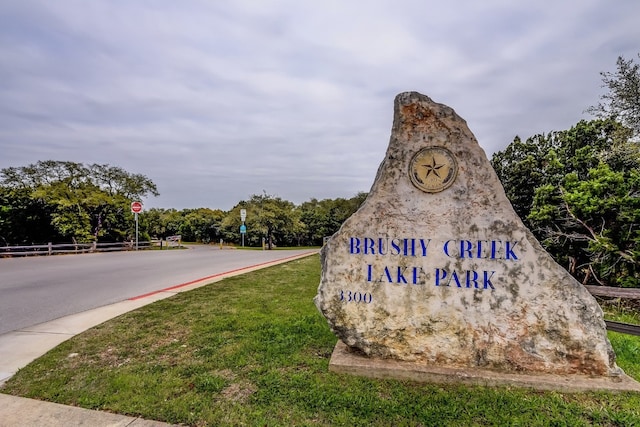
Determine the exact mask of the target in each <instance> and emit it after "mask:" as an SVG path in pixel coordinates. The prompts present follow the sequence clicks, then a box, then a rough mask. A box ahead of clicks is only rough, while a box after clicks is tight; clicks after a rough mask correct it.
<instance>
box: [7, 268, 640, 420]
mask: <svg viewBox="0 0 640 427" xmlns="http://www.w3.org/2000/svg"><path fill="white" fill-rule="evenodd" d="M319 279H320V263H319V260H318V256H312V257H307V258H304V259H300V260H296V261H291V262H289V263H286V264H283V265H280V266H275V267H271V268H268V269H263V270H259V271H256V272H252V273H248V274H245V275H242V276H236V277H233V278H228V279H225V280H223V281H221V282H217V283H214V284H211V285H208V286H205V287H202V288H199V289H196V290H193V291H190V292H185V293H181V294H178V295H176V296H174V297H172V298H169V299H166V300H162V301H158V302H156V303H154V304H151V305H148V306H145V307H143V308H141V309H139V310H136V311H134V312H131V313H128V314H125V315H123V316H120V317H118V318H116V319H113V320H111V321H109V322H106V323H104V324H102V325H100V326H98V327H95V328H93V329H91V330H89V331H87V332H85V333H83V334H80V335H78V336H76V337H74V338H73V339H71V340H69V341H67V342H65V343H63V344H61V345H60V346H58V347H56V348H55V349H54V350H52V351H50V352H49V353H47V354H46V355H45V356H43V357H41V358H40V359H38V360H36V361H35V362H33V363H32V364H30V365H28V366H27V367H25V368H24V369H22V370H20V371H19V372H18V373H17V374H16V375H15V376H14V377H13V378H12V379H11V380H9V381H8V382H7V384H6V385H5V387H4V388H3V389H2V390H1V391H2V392H4V393H9V394H15V395H20V396H25V397H32V398H37V399H42V400H48V401H53V402H58V403H62V404H67V405H76V406H80V407H84V408H90V409H99V410H104V411H110V412H116V413H120V414H125V415H131V416H140V417H143V418H147V419H154V420H159V421H164V422H168V423H180V424H184V425H191V426H206V425H216V426H218V425H234V426H238V425H256V426H257V425H268V426H279V425H282V426H289V425H299V426H300V425H350V426H359V425H362V426H371V425H374V426H390V425H394V426H418V425H422V426H432V425H433V426H435V425H453V426H456V425H465V426H484V425H501V426H502V425H514V426H515V425H526V426H536V425H538V426H547V425H558V426H585V425H603V426H618V425H619V426H632V425H640V394H637V393H604V392H597V393H596V392H591V393H566V394H564V393H559V392H540V391H533V390H528V389H520V388H509V387H498V388H489V387H465V386H455V385H434V384H418V383H413V382H408V381H396V380H375V379H366V378H359V377H354V376H350V375H338V374H334V373H331V372H329V371H328V364H329V359H330V356H331V352H332V350H333V347H334V345H335V343H336V338H335V336H334V335H333V334H332V333H331V332H330V330H329V327H328V325H327V322H326V320H325V319H324V318H323V317H322V316H321V315H320V313H318V311H317V310H316V308H315V306H314V305H313V301H312V299H313V297H314V296H315V294H316V290H317V286H318V283H319ZM611 337H612V342H613V345H614V348H616V352H619V351H620V349H619V348H617V347H616V346H621V350H623V351H620V353H619V364H620V365H621V366H622V367H623V368H624V369H625V370H626V371H627V372H628V373H630V374H631V375H633V376H635V378H636V379H638V378H639V377H640V368H639V367H640V361H639V360H638V355H639V353H640V351H639V347H640V338H639V337H632V336H622V335H621V334H615V333H611Z"/></svg>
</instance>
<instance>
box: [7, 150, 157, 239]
mask: <svg viewBox="0 0 640 427" xmlns="http://www.w3.org/2000/svg"><path fill="white" fill-rule="evenodd" d="M147 195H158V190H157V188H156V186H155V184H154V183H153V182H152V181H151V180H150V179H149V178H147V177H146V176H144V175H140V174H132V173H129V172H126V171H125V170H123V169H121V168H119V167H115V166H109V165H98V164H93V165H90V166H84V165H83V164H82V163H75V162H63V161H54V160H48V161H39V162H37V163H35V164H31V165H28V166H23V167H10V168H5V169H2V170H0V201H1V202H2V203H1V205H0V206H1V208H0V236H1V237H2V239H3V240H4V241H5V244H9V243H11V244H21V243H22V244H28V243H42V242H47V241H54V242H57V241H69V240H71V241H74V242H93V241H98V240H106V241H121V240H124V239H126V238H129V237H130V236H131V232H132V230H131V221H130V220H129V217H130V216H131V212H130V203H131V202H132V201H133V200H136V199H140V198H142V197H145V196H147Z"/></svg>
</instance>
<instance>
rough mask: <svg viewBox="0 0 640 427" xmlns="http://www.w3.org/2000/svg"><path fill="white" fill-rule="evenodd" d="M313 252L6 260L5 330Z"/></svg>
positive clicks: (0, 275) (1, 265)
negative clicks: (226, 272)
mask: <svg viewBox="0 0 640 427" xmlns="http://www.w3.org/2000/svg"><path fill="white" fill-rule="evenodd" d="M303 252H308V250H306V251H305V250H294V251H252V250H219V249H217V247H215V246H193V247H191V248H190V249H188V250H171V251H139V252H115V253H100V254H86V255H58V256H46V257H44V256H43V257H28V258H4V259H0V335H1V334H4V333H6V332H10V331H14V330H17V329H20V328H25V327H29V326H32V325H36V324H39V323H43V322H47V321H49V320H53V319H57V318H59V317H62V316H67V315H69V314H75V313H79V312H82V311H86V310H89V309H92V308H96V307H101V306H104V305H107V304H112V303H115V302H119V301H123V300H126V299H129V298H133V297H136V296H139V295H142V294H146V293H150V292H154V291H158V290H160V289H165V288H168V287H171V286H175V285H179V284H182V283H186V282H190V281H193V280H197V279H201V278H204V277H207V276H212V275H215V274H219V273H222V272H225V271H230V270H235V269H238V268H242V267H247V266H251V265H256V264H261V263H264V262H268V261H273V260H276V259H281V258H286V257H290V256H294V255H296V254H300V253H303Z"/></svg>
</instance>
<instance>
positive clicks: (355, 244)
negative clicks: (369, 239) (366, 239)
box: [349, 237, 360, 254]
mask: <svg viewBox="0 0 640 427" xmlns="http://www.w3.org/2000/svg"><path fill="white" fill-rule="evenodd" d="M349 247H350V249H349V252H350V253H351V254H359V253H360V239H358V238H357V237H352V238H351V242H350V245H349Z"/></svg>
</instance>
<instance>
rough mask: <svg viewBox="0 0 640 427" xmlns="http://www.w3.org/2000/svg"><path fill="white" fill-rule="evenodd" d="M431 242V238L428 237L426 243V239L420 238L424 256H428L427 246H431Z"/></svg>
mask: <svg viewBox="0 0 640 427" xmlns="http://www.w3.org/2000/svg"><path fill="white" fill-rule="evenodd" d="M429 243H431V239H427V243H426V244H425V240H424V239H420V247H421V248H422V256H427V248H428V247H429Z"/></svg>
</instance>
